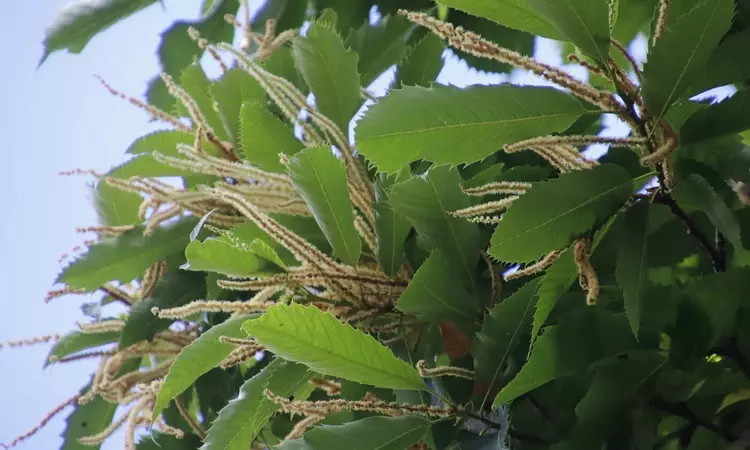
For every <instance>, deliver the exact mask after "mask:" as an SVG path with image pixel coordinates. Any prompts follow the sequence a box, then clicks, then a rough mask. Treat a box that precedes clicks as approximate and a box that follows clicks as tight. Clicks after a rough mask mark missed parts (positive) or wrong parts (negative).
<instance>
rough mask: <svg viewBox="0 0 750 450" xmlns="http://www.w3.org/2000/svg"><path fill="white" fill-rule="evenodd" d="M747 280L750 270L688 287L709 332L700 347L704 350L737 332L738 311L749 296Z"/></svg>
mask: <svg viewBox="0 0 750 450" xmlns="http://www.w3.org/2000/svg"><path fill="white" fill-rule="evenodd" d="M748 276H750V269H748V268H735V269H731V270H730V271H728V272H719V273H714V274H711V275H705V276H703V277H700V278H698V279H697V280H695V281H694V282H693V283H690V284H689V285H688V286H687V287H686V290H685V291H686V293H687V295H688V296H689V297H691V298H692V299H693V300H694V305H695V306H696V307H697V308H698V309H699V312H700V313H701V314H702V316H703V317H702V319H704V320H705V324H704V325H705V326H706V327H707V329H708V331H709V333H708V340H707V341H705V342H702V343H701V345H705V350H708V348H710V346H712V345H713V344H714V343H716V342H717V341H718V340H719V339H720V338H721V337H723V336H726V335H728V334H731V333H733V332H734V330H735V329H736V323H737V316H738V314H737V311H738V308H739V307H740V306H744V305H746V304H747V299H748V297H749V296H750V286H748V283H747V280H748ZM678 325H679V324H678ZM695 331H698V330H695Z"/></svg>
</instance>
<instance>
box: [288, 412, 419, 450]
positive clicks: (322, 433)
mask: <svg viewBox="0 0 750 450" xmlns="http://www.w3.org/2000/svg"><path fill="white" fill-rule="evenodd" d="M430 425H431V422H430V421H429V420H427V419H425V418H423V417H419V416H411V415H405V416H399V417H385V416H374V417H367V418H365V419H361V420H356V421H354V422H349V423H347V424H344V425H322V426H317V427H314V428H312V429H310V430H308V431H307V432H306V433H305V435H304V437H303V438H302V439H295V440H293V441H288V442H285V443H284V444H282V445H281V446H279V447H278V448H279V450H286V449H304V450H350V449H355V448H356V449H362V450H403V449H406V448H409V447H410V446H412V445H414V444H416V443H417V442H418V441H419V440H420V439H422V437H423V436H424V435H425V433H427V430H428V429H429V427H430Z"/></svg>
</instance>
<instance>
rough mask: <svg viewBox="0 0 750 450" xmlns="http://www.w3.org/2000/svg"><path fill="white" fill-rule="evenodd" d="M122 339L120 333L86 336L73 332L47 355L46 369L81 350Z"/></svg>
mask: <svg viewBox="0 0 750 450" xmlns="http://www.w3.org/2000/svg"><path fill="white" fill-rule="evenodd" d="M119 338H120V332H118V331H111V332H107V333H96V334H86V333H82V332H80V331H73V332H72V333H68V334H66V335H65V336H63V337H62V338H61V339H60V340H59V341H57V342H56V343H55V345H54V346H53V347H52V349H51V350H50V351H49V355H47V359H46V360H45V362H44V367H47V366H48V365H49V364H53V363H54V362H55V360H57V359H60V358H63V357H65V356H68V355H72V354H74V353H77V352H79V351H81V350H88V349H90V348H94V347H99V346H101V345H105V344H111V343H112V342H117V340H118V339H119Z"/></svg>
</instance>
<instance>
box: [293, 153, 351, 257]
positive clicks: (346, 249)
mask: <svg viewBox="0 0 750 450" xmlns="http://www.w3.org/2000/svg"><path fill="white" fill-rule="evenodd" d="M287 167H288V169H289V177H290V178H291V179H292V183H293V184H294V187H295V189H296V190H297V192H298V193H299V194H300V196H301V197H302V198H303V199H304V200H305V203H306V204H307V206H308V207H309V208H310V210H311V211H312V213H313V216H314V217H315V221H316V222H317V223H318V225H319V226H320V229H321V230H323V233H325V235H326V238H328V242H330V243H331V247H332V248H333V252H334V254H335V255H336V256H338V257H339V258H340V259H341V260H342V261H344V262H345V263H346V264H348V265H350V266H356V265H357V261H359V255H360V253H361V252H362V240H361V239H360V237H359V234H358V233H357V229H356V228H355V227H354V209H353V207H352V203H351V200H350V199H349V187H348V185H347V180H346V165H345V164H344V161H342V160H340V159H338V158H336V156H335V155H334V154H333V153H332V152H331V150H330V149H329V148H326V147H316V148H311V149H306V150H303V151H302V152H300V153H298V154H297V155H295V156H293V157H292V158H290V159H289V163H288V165H287Z"/></svg>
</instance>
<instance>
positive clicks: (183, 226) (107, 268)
mask: <svg viewBox="0 0 750 450" xmlns="http://www.w3.org/2000/svg"><path fill="white" fill-rule="evenodd" d="M194 226H195V221H194V220H192V219H189V220H181V221H179V222H177V223H175V224H171V225H167V226H163V227H159V228H157V229H156V230H155V231H154V232H153V233H152V234H150V235H148V236H144V235H143V227H142V226H139V227H136V228H135V229H133V230H130V231H127V232H125V233H122V234H121V235H119V236H117V237H113V238H107V239H104V240H102V241H100V242H98V243H96V244H93V245H91V247H89V251H88V252H86V253H85V254H83V255H82V256H80V257H79V258H78V259H76V260H75V261H73V262H72V263H70V264H69V265H68V266H67V267H65V269H63V271H62V272H61V273H60V275H58V277H57V280H56V281H55V282H56V283H65V284H67V285H68V286H70V287H71V288H75V289H90V290H93V289H97V288H99V286H101V285H103V284H104V283H107V282H109V281H113V280H117V281H119V282H121V283H129V282H131V281H133V280H134V279H135V278H136V277H138V276H140V275H142V274H143V272H144V271H145V270H146V269H148V268H149V267H150V266H151V265H152V264H153V263H155V262H156V261H159V260H160V259H164V258H166V257H167V256H169V255H171V254H173V253H175V252H178V251H180V250H182V249H183V248H185V246H186V245H187V244H188V242H189V238H190V230H192V228H193V227H194Z"/></svg>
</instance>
